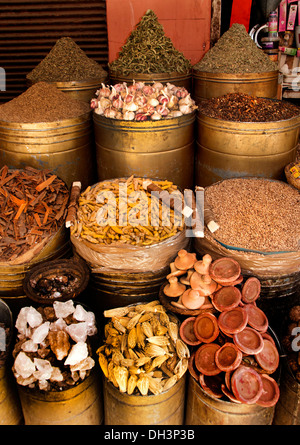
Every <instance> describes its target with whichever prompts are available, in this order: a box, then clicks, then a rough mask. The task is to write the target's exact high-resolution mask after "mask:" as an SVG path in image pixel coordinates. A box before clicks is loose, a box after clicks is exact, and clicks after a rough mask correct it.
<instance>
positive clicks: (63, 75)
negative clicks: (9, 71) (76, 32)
mask: <svg viewBox="0 0 300 445" xmlns="http://www.w3.org/2000/svg"><path fill="white" fill-rule="evenodd" d="M106 75H107V73H106V71H105V70H104V69H103V68H102V67H101V65H99V63H97V62H96V61H95V60H93V59H90V58H89V57H88V56H87V55H86V53H85V52H84V51H83V50H82V49H81V48H80V47H79V46H78V45H77V43H75V42H74V40H73V39H71V37H62V38H61V39H59V40H57V42H56V43H55V45H54V46H53V48H52V49H51V51H50V52H49V53H48V54H47V56H46V57H45V58H44V59H43V60H42V61H41V62H40V63H39V64H38V65H37V66H36V67H35V68H34V69H33V70H32V71H31V72H30V73H29V74H27V76H26V77H27V79H29V80H31V81H33V82H37V81H46V82H69V81H82V80H88V79H99V78H100V79H101V78H103V77H106Z"/></svg>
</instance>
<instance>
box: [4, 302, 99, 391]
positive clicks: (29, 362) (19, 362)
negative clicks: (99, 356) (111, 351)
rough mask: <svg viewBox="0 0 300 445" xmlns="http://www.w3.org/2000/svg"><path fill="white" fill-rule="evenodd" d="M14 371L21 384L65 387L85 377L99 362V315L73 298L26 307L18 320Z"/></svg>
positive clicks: (54, 387) (35, 386) (37, 386)
mask: <svg viewBox="0 0 300 445" xmlns="http://www.w3.org/2000/svg"><path fill="white" fill-rule="evenodd" d="M16 329H17V341H16V344H15V347H14V350H13V357H14V364H13V373H14V376H15V378H16V381H17V383H18V384H19V385H22V386H28V387H30V388H38V389H40V390H44V391H49V390H53V389H54V390H61V389H66V388H68V387H70V386H74V385H75V384H76V383H77V382H80V381H82V380H84V379H85V378H86V377H87V376H88V375H89V372H90V370H91V369H92V368H93V367H94V365H95V361H94V359H93V358H92V348H91V345H90V338H91V337H93V336H94V335H96V333H97V327H96V322H95V315H94V313H93V312H91V311H87V310H85V309H84V307H83V306H82V305H80V304H76V305H75V304H74V302H73V300H68V301H66V302H59V301H55V302H54V303H53V306H47V307H39V308H38V309H35V308H34V307H32V306H26V307H23V308H22V309H21V310H20V312H19V314H18V317H17V320H16Z"/></svg>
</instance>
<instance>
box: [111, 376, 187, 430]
mask: <svg viewBox="0 0 300 445" xmlns="http://www.w3.org/2000/svg"><path fill="white" fill-rule="evenodd" d="M185 381H186V379H185V375H184V376H183V377H182V378H181V379H180V380H178V382H177V383H176V384H175V385H174V386H172V387H171V388H170V389H168V390H167V391H165V392H162V393H161V394H157V395H154V394H151V395H147V396H142V395H133V394H131V395H128V394H127V393H121V392H120V391H119V389H118V388H116V387H115V386H114V385H113V384H112V383H110V382H108V381H107V380H106V379H104V382H103V396H104V424H105V425H183V422H184V402H185Z"/></svg>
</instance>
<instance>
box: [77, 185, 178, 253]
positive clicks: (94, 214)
mask: <svg viewBox="0 0 300 445" xmlns="http://www.w3.org/2000/svg"><path fill="white" fill-rule="evenodd" d="M144 181H146V178H136V177H134V176H131V177H130V178H128V179H127V180H126V179H122V178H120V179H116V180H107V181H103V182H99V183H97V184H96V185H95V186H93V187H90V186H89V187H88V188H87V189H86V190H85V191H84V192H82V193H81V195H80V198H79V202H78V204H79V205H78V210H77V219H76V220H75V222H74V225H73V226H72V227H71V235H72V236H74V237H75V238H81V239H83V240H87V241H89V242H91V243H93V244H131V245H137V246H147V245H150V244H155V243H158V242H161V241H163V240H165V239H168V238H170V237H172V236H174V235H175V234H176V233H178V232H179V231H182V230H183V227H184V226H183V223H182V215H181V216H180V217H179V218H178V217H177V216H176V213H175V212H174V210H173V209H172V208H169V207H168V206H166V205H165V204H164V203H162V202H161V201H160V200H159V199H157V198H152V200H151V193H149V191H147V190H145V189H144V187H143V183H144ZM151 182H153V183H154V184H156V185H158V186H159V187H161V188H162V189H163V190H166V191H167V192H168V193H170V195H171V194H173V196H175V195H176V194H177V196H178V195H179V196H180V197H182V196H181V193H180V192H179V190H178V188H177V186H176V185H174V184H173V183H172V182H170V181H151Z"/></svg>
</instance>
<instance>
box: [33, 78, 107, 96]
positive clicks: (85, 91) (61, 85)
mask: <svg viewBox="0 0 300 445" xmlns="http://www.w3.org/2000/svg"><path fill="white" fill-rule="evenodd" d="M107 77H108V76H107V74H106V75H105V76H103V77H99V78H98V79H90V80H72V81H70V82H48V81H47V83H50V84H51V85H54V86H55V87H56V88H57V89H58V90H60V91H62V92H63V93H66V94H67V95H68V96H69V97H71V98H72V99H76V100H80V101H82V102H88V103H89V102H90V100H91V99H93V97H95V92H96V91H97V90H98V89H99V87H100V86H101V83H105V82H106V81H107ZM37 82H38V81H37ZM34 83H36V82H32V81H31V80H29V79H26V84H27V86H28V87H30V86H31V85H33V84H34Z"/></svg>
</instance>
